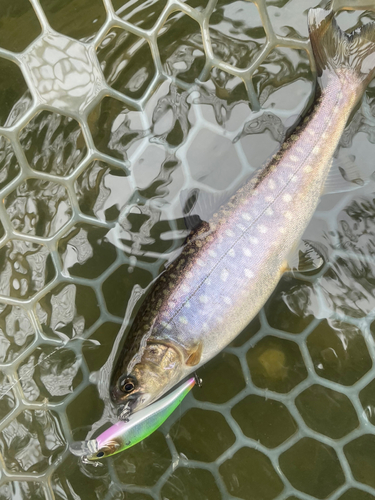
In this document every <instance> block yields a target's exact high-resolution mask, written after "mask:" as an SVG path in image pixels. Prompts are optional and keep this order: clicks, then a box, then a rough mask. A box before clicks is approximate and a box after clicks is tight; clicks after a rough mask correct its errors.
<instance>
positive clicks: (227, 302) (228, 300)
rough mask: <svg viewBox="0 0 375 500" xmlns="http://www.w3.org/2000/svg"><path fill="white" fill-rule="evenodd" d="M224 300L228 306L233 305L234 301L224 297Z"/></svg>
mask: <svg viewBox="0 0 375 500" xmlns="http://www.w3.org/2000/svg"><path fill="white" fill-rule="evenodd" d="M223 300H224V302H225V303H226V304H228V306H230V305H231V303H232V299H231V298H230V297H224V298H223Z"/></svg>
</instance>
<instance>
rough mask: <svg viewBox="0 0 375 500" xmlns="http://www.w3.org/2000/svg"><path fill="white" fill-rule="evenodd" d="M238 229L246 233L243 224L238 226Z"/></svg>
mask: <svg viewBox="0 0 375 500" xmlns="http://www.w3.org/2000/svg"><path fill="white" fill-rule="evenodd" d="M237 227H238V229H241V231H246V227H245V226H244V225H243V224H237Z"/></svg>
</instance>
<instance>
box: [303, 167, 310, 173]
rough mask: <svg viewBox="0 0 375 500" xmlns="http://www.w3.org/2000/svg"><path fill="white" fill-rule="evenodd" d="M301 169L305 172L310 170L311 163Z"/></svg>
mask: <svg viewBox="0 0 375 500" xmlns="http://www.w3.org/2000/svg"><path fill="white" fill-rule="evenodd" d="M303 171H304V172H307V173H309V172H312V166H311V165H306V167H304V169H303Z"/></svg>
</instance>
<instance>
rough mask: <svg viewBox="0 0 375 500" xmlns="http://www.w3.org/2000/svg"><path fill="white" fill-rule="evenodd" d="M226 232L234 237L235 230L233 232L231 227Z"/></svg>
mask: <svg viewBox="0 0 375 500" xmlns="http://www.w3.org/2000/svg"><path fill="white" fill-rule="evenodd" d="M225 234H226V235H227V236H229V237H230V238H233V236H234V232H233V231H232V230H231V229H227V230H226V231H225Z"/></svg>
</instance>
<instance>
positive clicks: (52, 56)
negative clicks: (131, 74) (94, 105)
mask: <svg viewBox="0 0 375 500" xmlns="http://www.w3.org/2000/svg"><path fill="white" fill-rule="evenodd" d="M23 61H24V63H25V67H26V68H27V71H28V72H29V76H30V78H31V81H32V83H33V86H34V89H35V91H36V92H37V95H38V99H39V100H40V102H42V103H43V104H48V105H51V106H54V107H56V108H59V109H62V110H69V111H70V112H72V111H79V110H83V109H84V108H85V106H86V105H87V104H88V103H89V102H90V101H91V100H92V99H93V98H94V97H95V96H96V95H97V93H98V92H99V91H100V90H101V89H102V88H103V84H102V74H101V71H100V67H99V64H98V61H97V59H96V57H95V53H94V49H93V48H92V47H90V48H89V47H88V46H86V45H84V44H81V43H79V42H76V41H74V40H70V39H68V38H65V37H63V36H61V35H59V34H52V33H50V34H47V35H44V36H43V37H42V38H40V39H39V41H38V42H37V43H36V44H34V45H33V46H32V48H31V49H30V50H29V51H28V52H26V53H25V54H24V56H23Z"/></svg>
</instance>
